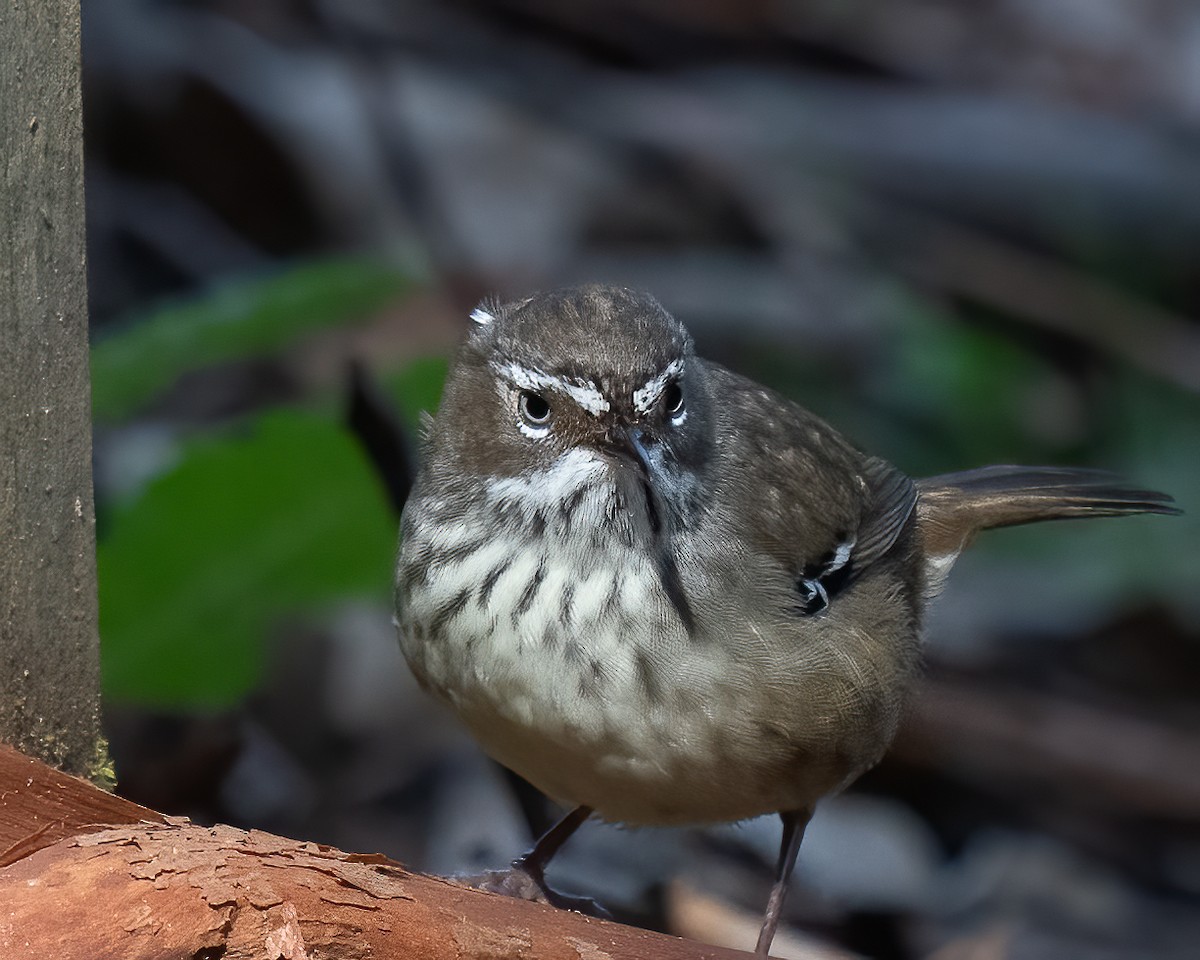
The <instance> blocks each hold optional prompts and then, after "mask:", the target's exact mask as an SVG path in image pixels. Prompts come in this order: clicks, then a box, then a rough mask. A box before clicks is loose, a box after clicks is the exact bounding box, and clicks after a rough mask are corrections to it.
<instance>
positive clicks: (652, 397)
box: [633, 360, 683, 413]
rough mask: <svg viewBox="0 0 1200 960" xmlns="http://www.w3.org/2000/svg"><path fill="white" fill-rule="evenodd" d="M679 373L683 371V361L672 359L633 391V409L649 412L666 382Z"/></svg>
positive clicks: (665, 386) (660, 394)
mask: <svg viewBox="0 0 1200 960" xmlns="http://www.w3.org/2000/svg"><path fill="white" fill-rule="evenodd" d="M681 373H683V361H682V360H672V361H671V362H670V363H668V364H667V365H666V367H665V368H664V369H663V371H662V373H660V374H658V375H657V376H655V377H652V378H651V379H649V380H647V381H646V385H645V386H644V387H639V388H638V389H637V390H634V391H633V409H634V410H636V411H637V412H638V413H649V412H650V409H651V408H652V407H653V406H654V405H655V404H656V403H658V398H659V397H661V396H662V392H663V391H664V390H666V389H667V384H668V383H669V382H670V381H671V380H673V379H675V378H676V377H677V376H679V375H680V374H681Z"/></svg>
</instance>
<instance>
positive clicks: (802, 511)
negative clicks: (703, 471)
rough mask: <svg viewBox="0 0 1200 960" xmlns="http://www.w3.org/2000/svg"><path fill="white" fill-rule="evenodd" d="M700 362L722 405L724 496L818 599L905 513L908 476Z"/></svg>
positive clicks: (854, 569) (888, 541)
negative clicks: (707, 372)
mask: <svg viewBox="0 0 1200 960" xmlns="http://www.w3.org/2000/svg"><path fill="white" fill-rule="evenodd" d="M708 371H709V376H710V378H711V382H712V386H713V395H714V397H715V398H717V400H716V402H717V405H718V406H719V407H720V408H721V412H720V414H719V416H720V418H721V422H720V423H719V424H718V437H720V438H722V439H721V440H720V441H719V444H720V446H719V448H718V451H717V456H718V457H719V458H721V461H722V463H721V469H720V470H719V471H718V473H719V474H720V475H721V476H722V477H723V478H724V480H723V486H724V487H725V489H724V490H723V493H722V496H723V497H724V499H725V502H732V503H735V504H736V508H735V513H736V516H737V520H738V522H739V524H740V529H742V530H744V531H746V533H747V535H748V536H749V537H750V538H751V539H752V540H753V541H754V542H755V543H756V545H757V546H758V547H759V548H760V549H761V550H762V551H763V552H764V553H766V554H767V555H769V556H771V557H773V558H775V559H776V560H778V561H779V562H780V563H781V564H783V565H784V567H785V568H786V569H787V570H789V571H790V572H791V573H793V574H794V576H795V577H796V579H797V581H798V582H800V583H801V584H803V583H804V582H810V583H811V584H812V585H811V586H810V587H809V588H804V587H803V586H801V588H800V589H801V590H802V591H803V590H805V589H809V590H811V591H813V596H814V597H816V598H818V599H819V598H820V597H822V596H824V594H825V593H826V592H829V593H832V592H833V589H832V588H833V587H834V586H836V587H838V588H840V587H841V586H844V585H845V584H846V583H849V582H850V581H851V580H853V579H857V578H858V577H860V576H862V574H863V573H864V572H865V571H866V570H868V569H869V568H870V565H871V564H873V563H875V562H877V561H878V560H879V559H880V558H881V557H883V556H884V555H886V554H887V552H888V551H889V550H890V549H891V547H892V546H893V545H894V544H895V542H896V540H897V538H898V537H899V536H900V534H901V532H902V531H903V530H904V528H905V526H906V524H908V523H909V522H910V520H911V518H912V515H913V509H914V507H915V505H916V502H917V491H916V487H915V485H914V484H913V482H912V480H910V479H909V478H908V477H907V476H906V475H905V474H904V473H902V472H901V471H899V470H898V469H896V468H895V467H893V466H892V465H891V464H889V463H887V462H886V461H884V460H881V459H879V458H877V457H870V456H867V455H865V454H863V453H862V452H860V451H859V450H857V449H856V448H855V447H854V446H853V445H852V444H850V443H849V441H847V440H846V439H845V438H844V437H842V436H841V434H839V433H838V432H837V431H836V430H834V429H833V428H832V427H831V426H829V424H827V423H825V422H824V421H823V420H821V419H820V418H819V417H817V416H815V415H814V414H812V413H810V412H809V411H807V410H805V409H804V408H803V407H800V406H798V405H797V404H795V403H792V402H791V401H790V400H788V399H786V398H785V397H782V396H780V395H779V394H777V393H775V392H774V391H771V390H768V389H766V388H764V387H761V386H759V385H758V384H755V383H753V382H751V381H749V380H746V379H745V378H743V377H739V376H738V375H736V374H734V373H731V372H730V371H728V370H725V369H724V368H721V367H718V366H716V365H715V364H710V365H708ZM823 578H827V579H828V583H827V584H826V585H825V586H822V585H821V583H820V581H822V580H823ZM825 599H827V597H826V598H825Z"/></svg>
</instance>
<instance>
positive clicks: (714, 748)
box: [396, 286, 1178, 956]
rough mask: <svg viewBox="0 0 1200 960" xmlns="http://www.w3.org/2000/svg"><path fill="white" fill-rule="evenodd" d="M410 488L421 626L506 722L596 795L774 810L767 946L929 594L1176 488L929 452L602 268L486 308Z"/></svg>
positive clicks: (415, 653) (537, 770)
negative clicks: (836, 405)
mask: <svg viewBox="0 0 1200 960" xmlns="http://www.w3.org/2000/svg"><path fill="white" fill-rule="evenodd" d="M471 319H472V320H473V329H472V330H471V332H470V335H469V336H468V338H467V340H466V342H465V343H464V344H463V345H462V347H461V349H460V350H459V352H458V355H457V358H456V359H455V362H454V364H453V367H452V369H451V371H450V374H449V377H448V379H447V382H446V388H445V393H444V395H443V397H442V404H441V409H440V411H439V413H438V415H437V418H436V419H435V420H434V421H433V423H432V425H431V427H430V429H429V432H428V436H427V437H426V439H425V445H424V451H423V460H422V464H421V468H420V472H419V475H418V477H417V481H416V484H415V486H414V488H413V491H412V494H411V496H410V498H409V500H408V503H407V506H406V507H405V510H404V515H403V519H402V524H401V537H402V539H401V547H400V555H399V562H398V567H397V572H396V602H397V610H398V623H399V628H400V637H401V644H402V647H403V650H404V654H405V656H406V658H407V660H408V662H409V664H410V666H411V668H412V670H413V672H414V673H415V674H416V676H417V678H418V680H419V681H420V682H421V684H422V686H424V687H425V688H426V689H427V690H429V691H431V692H432V693H433V694H434V695H436V696H437V697H438V698H439V699H441V700H443V701H445V702H446V703H448V704H449V705H450V706H451V707H452V708H453V709H454V710H455V711H456V712H457V713H458V715H459V716H460V717H461V718H462V720H463V721H464V722H465V723H466V724H467V726H468V727H469V728H470V730H471V732H472V733H473V734H474V735H475V737H476V738H477V739H478V740H479V742H480V743H481V744H482V745H483V747H484V749H485V750H486V751H487V752H488V753H489V754H491V755H492V756H493V757H494V758H495V759H496V760H498V761H499V762H500V763H502V764H504V765H505V766H507V767H509V768H511V769H512V770H515V771H516V772H517V773H519V774H520V775H521V776H523V777H525V778H526V779H527V780H529V781H530V782H531V783H533V784H534V785H536V786H537V787H538V788H539V789H541V790H542V791H544V792H545V793H546V794H548V795H549V796H550V797H552V798H553V799H555V800H557V801H559V802H561V803H563V804H566V805H567V806H569V807H571V808H573V810H572V812H571V813H570V814H568V815H567V817H565V818H564V819H563V821H562V822H560V823H559V824H558V825H557V826H556V827H554V828H553V829H552V830H551V831H550V832H549V833H548V834H547V835H546V836H545V837H543V838H542V839H541V840H540V841H539V842H538V844H537V845H536V846H535V847H534V849H533V850H532V851H530V853H528V854H527V855H526V856H524V857H522V858H521V859H519V860H517V861H516V862H515V863H514V865H513V871H512V872H510V873H509V874H507V875H506V876H505V880H504V882H503V883H501V884H500V886H501V887H503V888H505V889H507V890H509V891H510V892H512V891H516V892H524V893H529V894H533V895H542V896H545V897H548V898H552V899H553V896H552V895H551V894H550V893H549V891H548V890H547V889H546V888H545V885H544V882H543V879H542V878H543V870H544V868H545V866H546V863H547V861H548V860H549V859H550V857H551V856H553V854H554V853H555V851H556V850H557V849H558V848H559V847H560V846H561V844H562V843H563V841H564V840H565V839H566V838H567V837H568V836H569V835H570V834H571V833H572V832H573V831H574V830H575V829H576V828H577V827H578V826H579V825H580V824H582V823H583V822H584V821H585V820H586V819H587V818H588V817H589V816H591V815H592V814H593V813H595V814H596V815H598V816H600V817H602V818H603V819H605V820H610V821H619V822H622V823H627V824H635V825H647V824H697V823H711V822H721V821H732V820H742V819H746V818H748V817H755V816H758V815H760V814H763V813H778V814H779V816H780V818H781V819H782V821H783V841H782V844H781V849H780V855H779V863H778V870H777V873H776V878H775V885H774V888H773V890H772V892H771V896H770V899H769V901H768V904H767V908H766V914H765V917H764V920H763V924H762V930H761V932H760V935H759V939H758V945H757V953H758V955H759V956H766V955H767V952H768V950H769V948H770V945H771V940H772V937H773V936H774V933H775V928H776V926H777V925H778V923H779V917H780V912H781V907H782V904H783V899H784V895H785V893H786V890H787V884H788V878H789V877H790V875H791V872H792V869H793V867H794V865H795V861H796V855H797V852H798V850H799V847H800V841H801V838H802V836H803V833H804V827H805V825H806V824H807V822H808V819H809V817H810V816H811V814H812V811H813V808H814V806H815V804H816V803H817V801H818V800H819V799H821V798H822V797H824V796H828V795H829V794H832V793H836V792H837V791H839V790H841V789H843V788H844V787H846V786H847V785H848V784H850V783H851V782H853V781H854V779H855V778H857V777H858V776H859V775H860V774H862V773H863V772H864V771H866V770H867V769H869V768H870V767H871V766H873V765H874V764H875V763H877V762H878V761H879V759H880V757H881V756H882V755H883V753H884V751H885V750H886V749H887V747H888V744H889V743H890V742H891V740H892V737H893V735H894V734H895V732H896V725H897V722H898V719H899V716H900V710H901V706H902V704H903V702H904V697H905V694H906V692H907V690H908V688H909V686H910V683H911V680H912V678H913V675H914V673H915V671H916V669H917V664H918V659H919V647H920V632H921V623H922V619H923V616H924V613H925V609H926V607H927V606H928V604H929V602H930V600H932V599H933V597H934V596H935V595H936V594H937V593H938V592H939V591H940V590H941V587H942V584H943V582H944V580H945V578H946V574H947V573H948V572H949V570H950V567H951V565H952V564H953V563H954V560H955V558H956V557H957V556H958V554H959V552H960V551H961V550H962V549H963V548H964V547H965V546H966V545H967V544H968V543H969V542H970V541H971V539H972V538H973V537H974V536H975V534H976V533H978V532H979V531H980V530H983V529H985V528H987V527H1000V526H1007V525H1010V524H1018V523H1031V522H1034V521H1038V520H1051V519H1055V518H1059V517H1102V516H1119V515H1123V514H1133V513H1176V512H1178V511H1176V510H1175V509H1174V508H1173V507H1172V506H1170V503H1171V498H1170V497H1168V496H1166V495H1165V494H1161V493H1156V492H1154V491H1150V490H1143V489H1139V488H1137V487H1133V486H1129V485H1127V484H1125V483H1123V482H1122V481H1120V480H1119V479H1117V478H1115V477H1114V476H1112V475H1110V474H1107V473H1101V472H1095V471H1089V470H1077V469H1059V468H1054V467H1034V468H1030V467H1011V466H994V467H984V468H982V469H978V470H967V471H964V472H962V473H954V474H947V475H945V476H938V477H931V478H928V479H924V480H918V481H915V482H914V481H913V480H911V479H910V478H909V477H907V476H906V475H905V474H903V473H901V472H900V471H899V470H897V469H896V468H895V467H893V466H892V465H891V464H889V463H886V462H885V461H883V460H881V459H879V458H877V457H873V456H870V455H868V454H865V453H862V452H861V451H859V450H858V449H856V448H855V447H854V446H852V445H851V444H850V443H849V442H847V441H846V440H845V439H844V438H843V437H842V436H841V435H840V434H838V433H837V432H836V431H835V430H834V429H833V428H832V427H830V426H829V425H827V424H826V423H824V422H823V421H822V420H820V419H818V418H817V417H816V416H814V415H813V414H811V413H809V412H808V411H807V410H805V409H803V408H801V407H799V406H797V405H796V404H794V403H792V402H791V401H789V400H787V399H785V398H783V397H781V396H780V395H778V394H776V393H774V392H772V391H771V390H768V389H766V388H765V387H762V386H759V385H758V384H756V383H753V382H751V381H749V380H747V379H745V378H743V377H740V376H738V375H737V374H734V373H731V372H730V371H728V370H726V369H725V368H724V367H721V366H718V365H717V364H715V363H711V362H709V361H707V360H704V359H701V358H700V357H698V356H696V354H695V353H694V351H693V346H692V340H691V337H690V336H689V335H688V333H687V331H686V330H685V329H684V328H683V326H682V325H681V324H680V323H679V322H678V321H676V320H675V319H674V318H672V317H671V316H670V315H669V314H668V313H667V312H666V311H665V310H664V309H663V308H662V307H661V306H660V305H659V304H658V303H657V302H656V301H655V300H654V299H653V298H651V297H649V296H647V295H645V294H641V293H637V292H634V291H631V290H626V289H619V288H614V287H604V286H588V287H580V288H577V289H569V290H563V291H559V292H555V293H549V294H541V295H538V296H534V297H530V298H529V299H526V300H521V301H518V302H516V303H510V304H505V305H485V306H482V307H480V308H478V309H476V310H475V311H474V313H472V315H471Z"/></svg>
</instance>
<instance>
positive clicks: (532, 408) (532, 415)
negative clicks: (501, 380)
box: [517, 390, 550, 427]
mask: <svg viewBox="0 0 1200 960" xmlns="http://www.w3.org/2000/svg"><path fill="white" fill-rule="evenodd" d="M517 406H518V407H519V408H520V411H521V416H522V417H523V418H524V419H525V422H526V423H529V424H532V425H533V426H535V427H540V426H543V425H544V424H546V423H549V422H550V404H549V403H547V402H546V398H545V397H543V396H542V395H541V394H540V393H534V392H533V391H532V390H522V391H521V396H520V398H519V399H518V400H517Z"/></svg>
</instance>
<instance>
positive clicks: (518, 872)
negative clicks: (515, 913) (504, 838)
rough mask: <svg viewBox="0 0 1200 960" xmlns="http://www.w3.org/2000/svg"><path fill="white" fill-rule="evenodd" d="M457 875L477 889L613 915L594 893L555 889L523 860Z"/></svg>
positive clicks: (589, 913) (591, 914)
mask: <svg viewBox="0 0 1200 960" xmlns="http://www.w3.org/2000/svg"><path fill="white" fill-rule="evenodd" d="M454 879H455V880H457V881H458V882H459V883H463V884H466V885H467V886H468V887H472V888H474V889H475V890H483V891H486V892H487V893H498V894H500V895H501V896H502V897H514V898H515V899H517V900H531V901H533V902H534V903H548V904H550V906H552V907H558V908H559V909H560V910H574V911H575V912H576V913H582V914H586V915H587V916H589V917H598V918H599V919H601V920H611V919H612V915H611V914H610V913H609V912H608V911H607V910H605V909H604V907H602V906H600V904H598V903H597V902H596V901H595V900H593V899H592V898H591V897H573V896H571V895H570V894H566V893H559V892H558V891H557V890H552V889H551V888H550V886H549V885H548V884H547V883H546V878H545V877H544V876H542V873H541V871H540V870H536V869H534V868H533V867H531V866H530V865H528V864H525V863H523V862H522V861H520V860H518V861H516V862H515V863H514V864H513V865H512V866H511V867H510V868H509V869H507V870H487V871H485V872H484V873H476V874H470V875H468V876H458V877H455V878H454Z"/></svg>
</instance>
